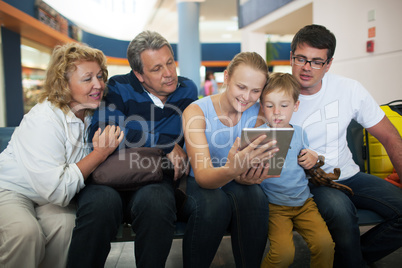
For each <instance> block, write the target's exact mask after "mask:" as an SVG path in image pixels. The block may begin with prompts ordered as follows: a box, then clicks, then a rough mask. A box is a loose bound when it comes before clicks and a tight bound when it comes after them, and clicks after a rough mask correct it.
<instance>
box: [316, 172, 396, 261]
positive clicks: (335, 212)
mask: <svg viewBox="0 0 402 268" xmlns="http://www.w3.org/2000/svg"><path fill="white" fill-rule="evenodd" d="M339 183H342V184H344V185H347V186H349V187H350V188H352V190H353V192H354V195H353V196H351V195H349V194H348V193H347V194H345V193H344V192H342V191H340V190H337V189H334V188H329V187H323V186H320V187H317V186H314V185H311V184H310V189H311V193H312V194H313V195H314V201H315V202H316V203H317V206H318V209H319V211H320V213H321V215H322V217H323V218H324V220H325V221H326V223H327V225H328V229H329V231H330V233H331V235H332V238H333V240H334V242H335V262H334V266H336V267H337V266H339V267H365V263H373V262H375V261H377V260H379V259H381V258H383V257H385V256H386V255H388V254H390V253H391V252H393V251H395V250H396V249H398V248H399V247H401V246H402V190H401V189H399V188H398V187H396V186H394V185H392V184H391V183H389V182H387V181H385V180H383V179H380V178H378V177H375V176H372V175H369V174H366V173H362V172H359V173H357V174H356V175H354V176H352V177H351V178H349V179H347V180H344V181H339ZM356 208H361V209H370V210H373V211H375V212H377V213H378V214H379V215H381V216H383V217H384V218H385V222H383V223H381V224H379V225H377V226H375V227H374V228H372V229H370V230H369V231H368V232H366V233H365V234H363V235H362V236H361V237H360V230H359V226H358V218H357V215H356Z"/></svg>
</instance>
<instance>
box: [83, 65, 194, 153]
mask: <svg viewBox="0 0 402 268" xmlns="http://www.w3.org/2000/svg"><path fill="white" fill-rule="evenodd" d="M197 92H198V89H197V87H196V85H195V84H194V82H193V81H192V80H190V79H188V78H185V77H180V76H179V77H178V86H177V89H176V90H175V91H174V92H173V93H172V94H170V95H169V97H168V99H167V101H166V103H165V105H164V108H159V107H157V106H156V105H155V104H154V103H153V101H152V100H151V98H150V97H149V95H148V93H147V92H146V91H145V90H144V88H143V86H142V84H141V83H140V81H139V80H138V79H137V77H136V76H135V75H134V73H133V72H132V71H131V72H129V73H128V74H125V75H116V76H113V77H111V78H110V79H109V81H108V84H107V94H106V96H105V97H104V100H103V101H102V104H101V106H100V107H99V108H98V109H97V110H96V111H95V113H94V115H93V118H92V122H91V126H90V129H89V135H88V137H89V139H90V140H91V141H92V137H93V135H94V134H95V132H96V130H97V129H98V128H99V127H100V128H101V129H104V128H105V127H106V126H107V125H118V126H120V128H121V129H122V130H123V131H124V135H125V141H124V143H122V144H124V145H125V147H158V148H161V149H162V150H163V151H164V152H165V153H166V154H167V153H170V152H171V151H172V150H173V147H174V145H175V143H177V144H179V145H180V146H181V147H183V143H184V139H183V131H182V122H181V117H182V112H183V111H184V109H185V108H186V107H187V106H188V105H189V104H190V103H192V102H193V101H194V100H196V99H197Z"/></svg>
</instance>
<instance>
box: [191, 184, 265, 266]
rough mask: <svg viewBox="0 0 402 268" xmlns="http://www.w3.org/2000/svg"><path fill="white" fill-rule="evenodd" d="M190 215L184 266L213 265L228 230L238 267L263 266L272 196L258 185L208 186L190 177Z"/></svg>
mask: <svg viewBox="0 0 402 268" xmlns="http://www.w3.org/2000/svg"><path fill="white" fill-rule="evenodd" d="M187 195H188V198H187V202H186V204H185V207H184V213H185V215H187V217H188V223H187V230H186V233H185V236H184V239H183V264H184V267H191V268H193V267H209V266H210V265H211V263H212V260H213V258H214V256H215V254H216V251H217V250H218V247H219V244H220V242H221V240H222V237H223V236H224V234H225V233H226V232H227V231H230V233H231V236H232V250H233V254H234V258H235V262H236V267H260V264H261V260H262V257H263V254H264V250H265V246H266V243H267V235H268V211H269V208H268V199H267V197H266V195H265V194H264V192H263V191H262V190H261V188H260V187H259V186H258V185H252V186H248V185H241V184H238V183H236V182H234V181H232V182H230V183H228V184H227V185H225V186H224V187H222V188H219V189H204V188H201V187H199V186H198V184H197V183H196V181H195V179H194V177H190V176H189V177H188V178H187Z"/></svg>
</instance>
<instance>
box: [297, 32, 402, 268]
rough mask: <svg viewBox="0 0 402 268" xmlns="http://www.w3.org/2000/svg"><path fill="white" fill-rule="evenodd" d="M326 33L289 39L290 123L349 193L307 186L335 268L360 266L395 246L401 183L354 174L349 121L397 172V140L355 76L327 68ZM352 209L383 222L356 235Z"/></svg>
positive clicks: (330, 50) (401, 233) (401, 222)
mask: <svg viewBox="0 0 402 268" xmlns="http://www.w3.org/2000/svg"><path fill="white" fill-rule="evenodd" d="M335 46H336V39H335V36H334V35H333V33H331V32H330V31H329V30H327V29H326V28H325V27H323V26H320V25H308V26H305V27H304V28H302V29H301V30H299V32H298V33H296V35H295V37H294V38H293V41H292V44H291V50H292V51H291V54H290V59H291V65H292V73H293V75H294V76H295V77H296V79H297V80H298V81H299V83H300V84H301V95H300V106H299V110H298V111H297V112H296V113H294V114H293V116H292V120H291V123H292V124H294V125H299V126H301V127H302V128H303V129H304V130H305V131H306V132H307V135H308V137H309V143H310V147H311V149H313V150H315V151H316V152H317V153H318V154H321V155H324V156H325V160H326V164H325V166H323V168H324V170H325V171H326V172H333V169H334V168H335V167H339V168H340V169H341V177H340V178H339V181H338V182H339V183H342V184H344V185H347V186H349V187H351V188H352V189H353V191H354V195H353V196H351V195H350V194H349V193H345V192H342V191H339V190H337V189H334V188H329V187H324V186H310V188H311V192H312V194H313V195H314V200H315V202H316V203H317V206H318V208H319V210H320V212H321V214H322V216H323V218H324V219H325V221H326V223H327V225H328V228H329V230H330V232H331V235H332V238H333V240H334V242H335V263H334V266H335V267H366V263H368V264H370V263H373V262H375V261H377V260H379V259H381V258H383V257H384V256H386V255H388V254H389V253H391V252H393V251H395V250H396V249H398V248H399V247H401V246H402V189H400V188H398V187H396V186H394V185H392V184H391V183H389V182H387V181H385V180H383V179H380V178H378V177H375V176H372V175H369V174H366V173H362V172H360V171H359V167H358V166H357V165H356V164H355V163H354V161H353V159H352V154H351V152H350V150H349V148H348V145H347V142H346V131H347V127H348V125H349V123H350V121H351V120H352V119H355V120H356V121H357V122H358V123H359V124H361V125H362V126H363V127H365V128H366V129H367V130H368V132H370V133H371V134H372V135H373V136H374V137H376V138H377V139H378V140H379V141H380V142H381V143H382V144H383V145H384V147H385V148H386V150H387V153H388V155H389V157H390V159H391V161H392V163H393V165H394V167H395V169H396V171H397V173H398V175H399V178H402V153H401V152H402V140H401V137H400V135H399V133H398V131H397V130H396V129H395V127H394V126H393V125H392V123H391V122H390V121H389V120H388V118H387V117H386V116H385V114H384V112H383V111H382V110H381V109H380V107H379V105H378V104H377V103H376V102H375V100H374V99H373V97H372V96H371V95H370V94H369V93H368V92H367V90H366V89H365V88H364V87H363V86H362V85H361V84H360V83H359V82H357V81H355V80H352V79H349V78H345V77H341V76H337V75H334V74H330V73H328V71H329V69H330V67H331V64H332V61H333V58H332V57H333V55H334V52H335ZM356 208H366V209H370V210H373V211H375V212H377V213H378V214H380V215H381V216H383V217H384V218H385V219H386V220H385V222H383V223H381V224H380V225H377V226H376V227H375V228H372V229H370V230H369V231H368V232H366V233H365V234H363V235H362V236H361V237H360V230H359V226H358V223H357V220H358V219H357V216H356Z"/></svg>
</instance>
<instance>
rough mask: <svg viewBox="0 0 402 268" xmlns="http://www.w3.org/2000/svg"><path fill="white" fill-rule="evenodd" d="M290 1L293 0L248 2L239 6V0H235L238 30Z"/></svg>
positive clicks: (257, 0)
mask: <svg viewBox="0 0 402 268" xmlns="http://www.w3.org/2000/svg"><path fill="white" fill-rule="evenodd" d="M292 1H293V0H249V1H247V2H245V3H244V4H242V5H240V4H239V3H240V0H237V3H238V5H237V7H238V8H237V10H238V11H237V13H238V14H237V15H238V18H239V28H243V27H245V26H247V25H249V24H250V23H252V22H254V21H256V20H258V19H259V18H261V17H264V16H265V15H267V14H269V13H271V12H272V11H275V10H277V9H278V8H280V7H282V6H284V5H286V4H288V3H289V2H292Z"/></svg>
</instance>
